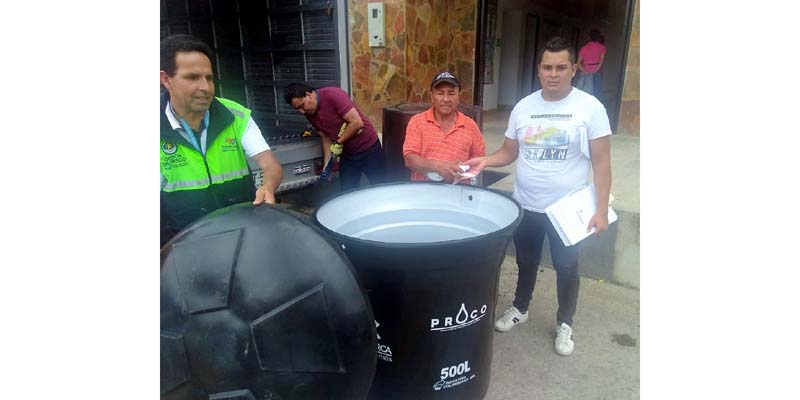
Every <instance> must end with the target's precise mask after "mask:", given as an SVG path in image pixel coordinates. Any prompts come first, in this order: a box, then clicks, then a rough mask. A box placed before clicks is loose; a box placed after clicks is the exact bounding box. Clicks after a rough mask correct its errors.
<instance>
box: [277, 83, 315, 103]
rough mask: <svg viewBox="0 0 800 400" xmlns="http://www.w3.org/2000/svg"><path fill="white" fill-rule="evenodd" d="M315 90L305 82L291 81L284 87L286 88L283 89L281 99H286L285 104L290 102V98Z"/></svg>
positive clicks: (304, 95)
mask: <svg viewBox="0 0 800 400" xmlns="http://www.w3.org/2000/svg"><path fill="white" fill-rule="evenodd" d="M315 90H316V89H314V88H313V87H311V86H308V85H306V84H305V83H299V82H293V83H290V84H289V86H287V87H286V90H284V91H283V99H284V100H286V104H292V99H300V98H303V97H306V93H308V92H313V91H315Z"/></svg>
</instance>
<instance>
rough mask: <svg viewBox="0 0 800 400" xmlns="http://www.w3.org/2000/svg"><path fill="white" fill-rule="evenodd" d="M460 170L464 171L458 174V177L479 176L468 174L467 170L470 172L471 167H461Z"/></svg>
mask: <svg viewBox="0 0 800 400" xmlns="http://www.w3.org/2000/svg"><path fill="white" fill-rule="evenodd" d="M458 168H461V170H462V171H464V172H459V173H458V175H459V176H461V177H463V178H474V177H475V176H477V174H475V173H473V172H467V170H469V165H459V166H458Z"/></svg>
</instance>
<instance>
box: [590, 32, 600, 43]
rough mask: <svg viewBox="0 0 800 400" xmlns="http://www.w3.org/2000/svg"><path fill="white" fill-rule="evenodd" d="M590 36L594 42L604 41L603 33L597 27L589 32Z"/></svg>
mask: <svg viewBox="0 0 800 400" xmlns="http://www.w3.org/2000/svg"><path fill="white" fill-rule="evenodd" d="M589 38H590V39H592V41H593V42H602V41H603V35H601V34H600V31H598V30H597V29H592V30H591V31H590V32H589Z"/></svg>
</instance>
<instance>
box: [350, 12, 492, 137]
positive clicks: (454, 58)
mask: <svg viewBox="0 0 800 400" xmlns="http://www.w3.org/2000/svg"><path fill="white" fill-rule="evenodd" d="M367 3H369V2H368V1H366V0H350V6H349V13H350V27H349V28H350V35H351V36H350V37H351V43H350V45H351V50H352V60H351V62H352V71H353V73H352V82H353V83H352V89H353V99H354V100H355V102H356V104H357V105H358V107H359V108H360V109H361V110H362V111H363V112H364V113H365V114H366V115H367V117H368V118H370V120H371V121H372V122H373V124H374V125H375V127H376V128H377V129H378V130H381V129H382V127H381V116H382V110H383V108H384V107H386V106H389V105H396V104H400V103H410V102H419V101H423V102H426V101H429V99H430V98H429V87H430V82H431V79H432V78H433V76H434V75H435V74H436V73H437V72H439V71H441V70H444V69H447V70H450V71H451V72H453V73H454V74H455V75H456V76H457V77H458V78H459V80H461V86H462V91H463V94H462V96H461V101H462V102H471V101H472V96H473V81H474V74H475V68H474V63H475V61H474V60H475V31H476V26H475V23H476V20H477V17H476V13H477V2H476V1H475V0H467V1H461V0H409V1H402V0H387V1H385V2H384V12H385V14H384V15H385V22H386V32H385V35H386V45H385V46H384V47H369V39H368V28H367V15H366V14H367Z"/></svg>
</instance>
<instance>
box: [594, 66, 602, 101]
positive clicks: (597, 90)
mask: <svg viewBox="0 0 800 400" xmlns="http://www.w3.org/2000/svg"><path fill="white" fill-rule="evenodd" d="M602 84H603V75H602V72H600V71H597V72H595V73H593V74H592V92H593V93H592V94H593V95H594V97H597V99H598V100H599V99H600V95H601V94H602V93H603V87H602V86H601V85H602Z"/></svg>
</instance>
